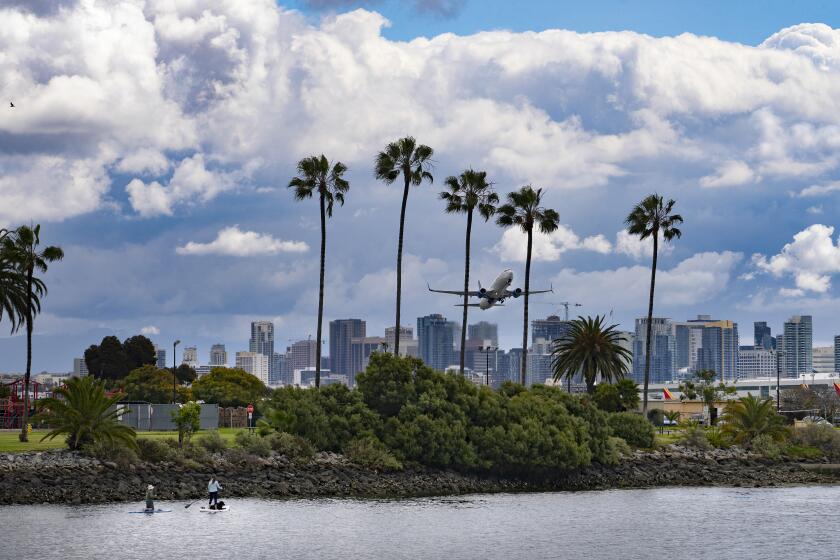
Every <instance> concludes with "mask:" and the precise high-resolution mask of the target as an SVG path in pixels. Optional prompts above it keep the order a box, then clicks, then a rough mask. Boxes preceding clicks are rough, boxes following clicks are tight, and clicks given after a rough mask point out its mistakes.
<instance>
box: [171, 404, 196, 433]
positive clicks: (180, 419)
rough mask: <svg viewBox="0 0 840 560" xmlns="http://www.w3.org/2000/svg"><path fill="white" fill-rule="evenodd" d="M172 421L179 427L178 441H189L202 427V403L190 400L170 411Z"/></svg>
mask: <svg viewBox="0 0 840 560" xmlns="http://www.w3.org/2000/svg"><path fill="white" fill-rule="evenodd" d="M170 414H171V415H172V422H174V423H175V425H176V426H177V427H178V442H179V443H182V442H184V441H189V440H190V438H191V437H192V435H193V434H194V433H195V432H197V431H198V430H199V428H200V427H201V405H200V404H198V403H197V402H194V401H190V402H188V403H184V404H182V405H181V406H180V407H178V410H173V411H171V412H170Z"/></svg>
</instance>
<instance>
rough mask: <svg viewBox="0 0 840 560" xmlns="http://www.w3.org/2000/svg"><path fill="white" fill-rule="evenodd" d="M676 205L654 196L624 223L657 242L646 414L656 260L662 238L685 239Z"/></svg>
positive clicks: (644, 409) (647, 381) (647, 382)
mask: <svg viewBox="0 0 840 560" xmlns="http://www.w3.org/2000/svg"><path fill="white" fill-rule="evenodd" d="M674 204H676V203H675V202H674V201H673V200H669V201H668V202H667V203H666V202H665V201H664V200H663V198H662V197H661V196H660V195H658V194H656V193H654V194H651V195H649V196H647V197H646V198H645V199H644V200H642V201H641V202H639V203H638V204H637V205H636V206H634V207H633V210H631V211H630V214H628V215H627V218H626V219H625V220H624V223H625V224H626V225H627V231H628V232H629V233H630V234H631V235H637V236H639V239H640V240H642V241H644V240H645V239H647V238H648V237H652V238H653V264H652V265H651V267H650V296H649V299H648V314H647V338H646V339H645V381H644V394H643V397H642V398H643V401H642V412H644V413H646V412H647V406H648V386H649V385H650V342H651V327H652V323H653V292H654V289H655V287H656V260H657V258H658V257H659V237H660V236H661V237H662V238H663V239H664V240H665V241H671V240H672V239H674V238H675V237H676V238H679V237H680V236H682V232H681V231H680V230H679V228H677V226H678V225H679V224H681V223H682V221H683V219H682V216H680V215H679V214H673V213H672V212H673V210H674Z"/></svg>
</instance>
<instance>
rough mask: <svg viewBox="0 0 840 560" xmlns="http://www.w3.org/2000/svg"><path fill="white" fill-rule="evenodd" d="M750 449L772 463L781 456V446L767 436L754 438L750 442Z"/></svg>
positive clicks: (762, 435)
mask: <svg viewBox="0 0 840 560" xmlns="http://www.w3.org/2000/svg"><path fill="white" fill-rule="evenodd" d="M750 447H751V448H752V450H753V451H755V452H756V453H759V454H761V455H763V456H764V457H767V458H768V459H772V460H774V461H775V460H776V459H778V458H779V457H781V456H782V448H781V446H780V445H779V444H778V443H776V441H775V440H774V439H773V437H772V436H770V435H768V434H761V435H760V436H756V437H754V438H753V440H752V441H751V442H750Z"/></svg>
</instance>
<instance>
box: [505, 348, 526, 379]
mask: <svg viewBox="0 0 840 560" xmlns="http://www.w3.org/2000/svg"><path fill="white" fill-rule="evenodd" d="M506 361H507V364H508V375H509V379H510V380H511V381H513V382H514V383H519V382H521V381H522V348H511V349H510V351H508V353H507V360H506ZM526 381H527V376H526Z"/></svg>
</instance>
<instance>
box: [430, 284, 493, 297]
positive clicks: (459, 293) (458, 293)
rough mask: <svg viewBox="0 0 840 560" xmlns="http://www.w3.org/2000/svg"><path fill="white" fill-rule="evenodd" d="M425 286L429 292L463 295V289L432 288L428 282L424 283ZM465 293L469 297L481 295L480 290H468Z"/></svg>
mask: <svg viewBox="0 0 840 560" xmlns="http://www.w3.org/2000/svg"><path fill="white" fill-rule="evenodd" d="M426 287H427V288H429V291H430V292H435V293H438V294H452V295H453V296H463V295H464V290H434V289H432V287H431V286H429V285H428V284H426ZM466 295H468V296H470V297H479V296H480V295H481V292H479V291H477V290H470V291H468V292H466Z"/></svg>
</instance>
